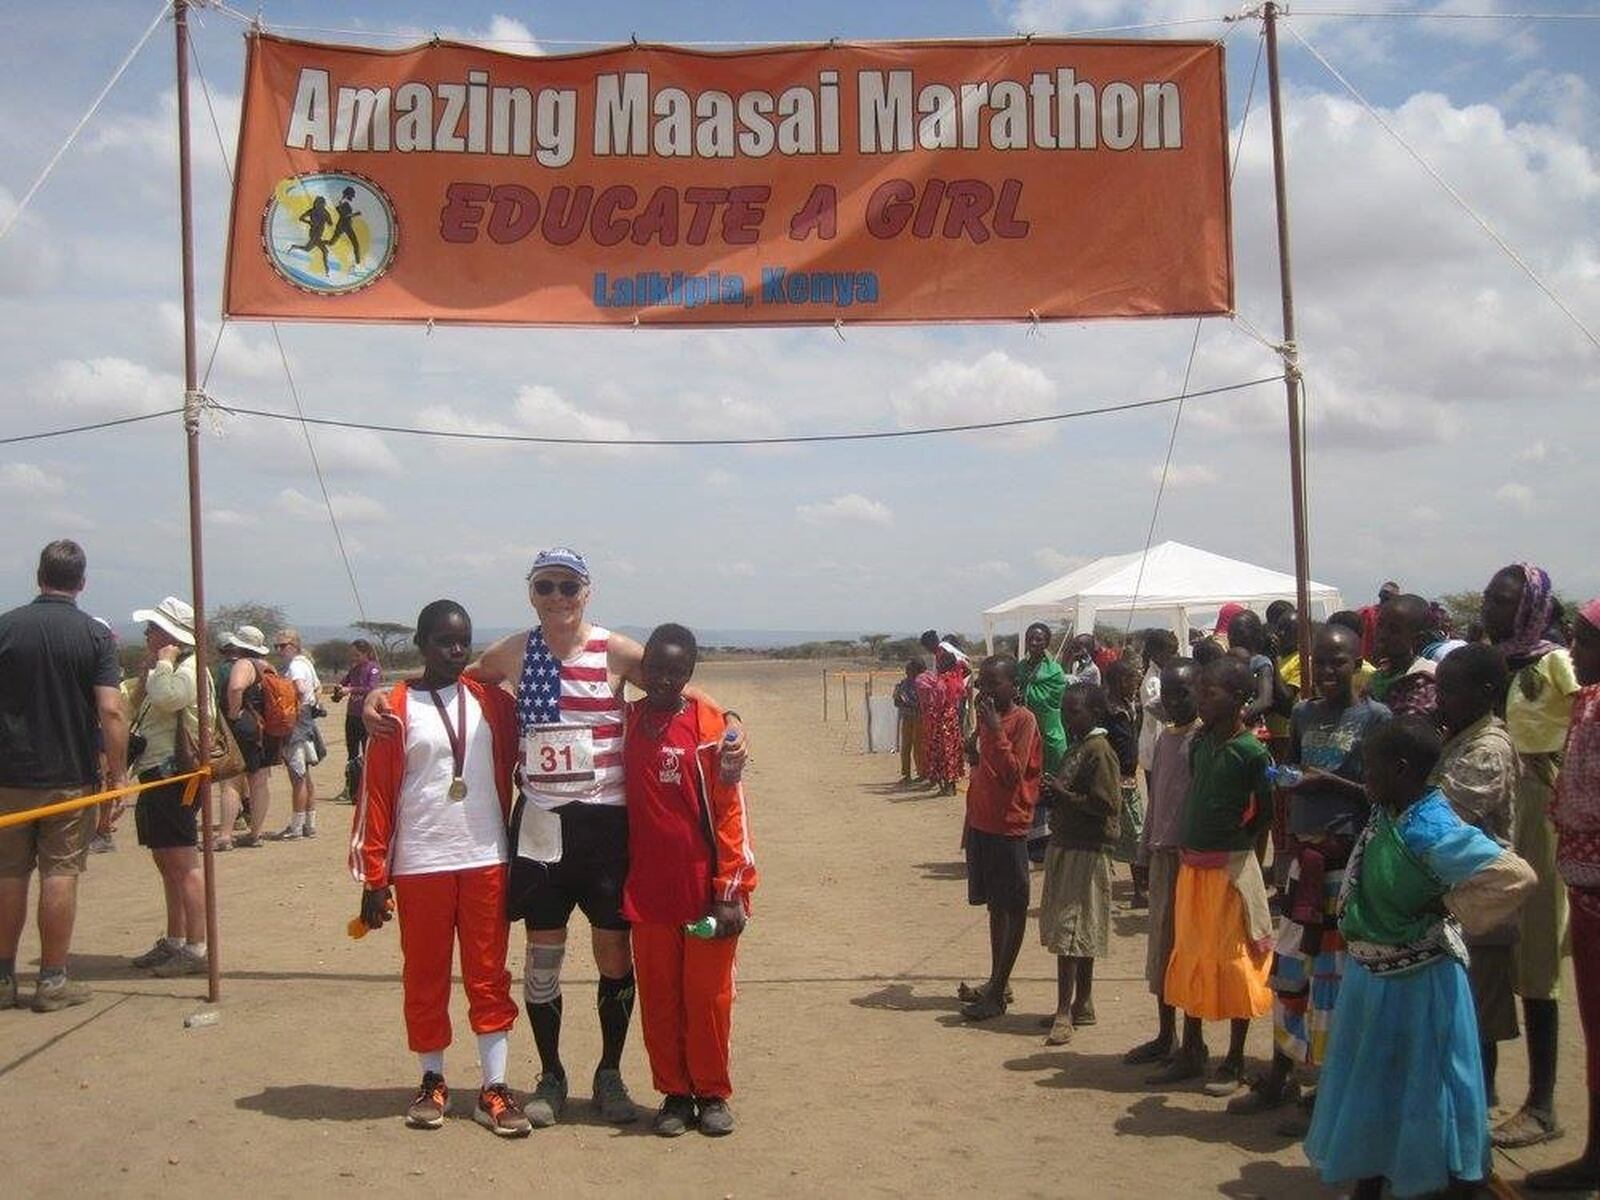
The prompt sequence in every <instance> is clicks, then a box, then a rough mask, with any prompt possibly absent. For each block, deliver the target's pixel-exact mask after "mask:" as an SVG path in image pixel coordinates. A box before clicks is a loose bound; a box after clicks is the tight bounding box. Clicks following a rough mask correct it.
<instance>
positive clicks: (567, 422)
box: [514, 384, 642, 454]
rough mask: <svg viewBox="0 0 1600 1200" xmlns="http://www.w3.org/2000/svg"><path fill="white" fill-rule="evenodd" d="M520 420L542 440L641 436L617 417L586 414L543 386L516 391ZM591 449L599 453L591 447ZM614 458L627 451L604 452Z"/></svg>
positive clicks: (556, 392)
mask: <svg viewBox="0 0 1600 1200" xmlns="http://www.w3.org/2000/svg"><path fill="white" fill-rule="evenodd" d="M514 409H515V412H516V415H517V420H518V421H519V422H520V423H521V425H522V426H523V428H524V429H525V430H526V431H527V432H528V433H533V434H538V435H540V436H543V437H581V438H603V439H607V440H613V439H620V438H632V437H638V436H642V435H640V434H639V433H637V432H636V431H634V430H633V429H632V428H630V427H629V425H628V423H627V422H626V421H623V420H620V419H618V418H616V417H606V416H601V415H600V414H599V413H594V412H587V411H585V410H583V409H580V408H578V407H577V406H576V405H574V404H572V403H571V402H570V401H568V400H567V399H565V398H564V397H563V396H562V395H561V393H560V392H558V391H556V390H555V389H554V388H552V387H547V386H545V385H544V384H527V385H525V386H523V387H521V388H519V389H517V398H516V402H515V405H514ZM588 449H591V450H592V449H597V447H589V448H588ZM604 449H605V450H606V452H608V453H611V454H619V453H624V452H626V450H627V447H624V446H613V447H606V448H604Z"/></svg>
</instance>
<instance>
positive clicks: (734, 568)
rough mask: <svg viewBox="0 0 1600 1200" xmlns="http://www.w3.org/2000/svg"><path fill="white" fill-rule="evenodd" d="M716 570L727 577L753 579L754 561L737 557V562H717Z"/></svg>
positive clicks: (754, 571) (754, 573)
mask: <svg viewBox="0 0 1600 1200" xmlns="http://www.w3.org/2000/svg"><path fill="white" fill-rule="evenodd" d="M717 572H718V574H720V575H722V576H724V577H725V578H727V579H754V578H755V576H756V567H755V564H754V563H751V562H746V561H745V560H744V559H739V560H738V561H737V562H729V563H721V564H719V565H718V567H717Z"/></svg>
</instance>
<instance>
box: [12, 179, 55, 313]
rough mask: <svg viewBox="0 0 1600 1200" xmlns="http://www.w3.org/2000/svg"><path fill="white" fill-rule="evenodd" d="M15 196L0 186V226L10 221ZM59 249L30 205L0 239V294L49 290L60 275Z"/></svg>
mask: <svg viewBox="0 0 1600 1200" xmlns="http://www.w3.org/2000/svg"><path fill="white" fill-rule="evenodd" d="M16 211H17V198H16V196H14V195H13V194H12V193H11V192H10V191H9V190H8V189H6V188H3V187H0V229H3V228H5V226H6V225H7V224H8V223H9V222H11V219H12V217H13V216H14V215H15V213H16ZM61 262H62V255H61V248H60V246H59V245H57V239H56V236H55V234H54V233H53V232H52V231H51V230H50V228H49V227H48V224H47V222H46V221H45V220H44V219H43V218H42V217H40V216H39V215H38V209H37V208H36V207H35V208H30V209H29V210H28V211H27V212H25V213H23V214H22V215H21V216H20V217H17V218H16V222H15V224H13V225H12V227H11V229H10V231H9V232H8V233H7V234H6V237H5V240H4V241H0V296H5V295H36V294H39V293H42V292H48V291H50V290H51V289H53V288H54V287H55V286H56V285H57V283H58V282H59V281H60V278H61Z"/></svg>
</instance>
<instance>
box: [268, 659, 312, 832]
mask: <svg viewBox="0 0 1600 1200" xmlns="http://www.w3.org/2000/svg"><path fill="white" fill-rule="evenodd" d="M272 648H273V649H274V650H276V651H277V652H278V656H279V657H280V658H281V659H282V660H283V674H284V676H285V677H286V678H287V679H289V680H290V681H291V682H292V683H293V684H294V687H295V691H296V692H297V693H299V696H300V715H299V716H298V717H297V718H296V719H295V723H294V729H293V730H292V731H291V732H290V733H289V736H288V738H287V739H285V741H284V743H283V765H284V766H285V767H287V768H288V770H289V786H290V789H291V791H290V800H291V803H292V804H293V805H294V812H293V813H292V814H291V815H290V817H289V824H288V825H286V826H285V827H284V828H283V829H282V830H281V831H280V832H279V833H278V835H277V839H276V840H277V841H280V842H289V841H293V840H294V839H296V838H302V837H316V836H317V793H316V788H315V787H314V786H313V785H312V783H311V768H312V767H314V766H316V765H317V762H318V754H317V749H316V738H317V718H316V715H315V714H314V713H313V712H312V709H314V708H315V707H316V704H317V689H318V683H317V668H316V667H315V666H313V665H312V662H311V660H310V659H309V658H307V657H306V655H305V652H304V651H303V650H302V649H301V648H300V634H299V632H298V631H297V630H293V629H285V630H283V631H282V632H281V633H279V634H278V636H277V639H276V640H275V641H274V642H273V643H272Z"/></svg>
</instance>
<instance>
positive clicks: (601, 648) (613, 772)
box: [517, 626, 627, 809]
mask: <svg viewBox="0 0 1600 1200" xmlns="http://www.w3.org/2000/svg"><path fill="white" fill-rule="evenodd" d="M610 639H611V633H610V631H609V630H607V629H602V628H600V627H599V626H594V627H592V628H591V629H590V631H589V637H588V640H587V641H585V642H584V643H583V645H582V646H581V647H579V649H578V651H577V653H575V654H574V655H573V656H572V657H571V658H567V659H557V658H556V657H555V655H554V654H553V653H552V652H551V650H550V647H549V645H548V644H546V642H545V640H544V631H543V630H542V629H538V628H535V629H533V630H531V631H529V633H528V645H527V649H526V650H525V651H524V652H523V656H522V675H521V676H520V678H519V679H518V680H517V719H518V723H519V724H520V726H521V729H522V745H523V785H522V790H523V793H524V794H525V795H526V796H527V797H528V800H529V801H530V802H531V803H533V804H535V805H537V806H538V807H540V808H544V809H551V808H558V807H560V806H561V805H563V804H571V803H573V802H578V803H582V804H603V805H610V806H613V807H617V808H621V807H623V806H624V805H625V804H626V803H627V798H626V795H625V793H624V791H623V786H622V700H621V698H620V697H619V696H617V695H616V694H615V693H614V692H613V691H612V690H611V682H610V672H609V669H608V667H607V662H608V656H607V647H608V645H609V643H610Z"/></svg>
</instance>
